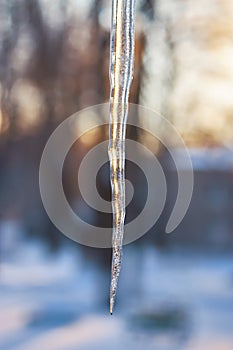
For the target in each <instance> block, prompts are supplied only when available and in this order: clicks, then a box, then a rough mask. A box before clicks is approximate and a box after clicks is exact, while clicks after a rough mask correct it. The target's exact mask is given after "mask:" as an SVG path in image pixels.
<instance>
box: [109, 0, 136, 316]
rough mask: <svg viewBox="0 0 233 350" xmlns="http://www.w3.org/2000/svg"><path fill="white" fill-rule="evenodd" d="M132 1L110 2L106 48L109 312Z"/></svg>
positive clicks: (119, 239)
mask: <svg viewBox="0 0 233 350" xmlns="http://www.w3.org/2000/svg"><path fill="white" fill-rule="evenodd" d="M134 17H135V0H112V27H111V48H110V86H111V91H110V135H109V148H108V154H109V160H110V177H111V187H112V210H113V233H112V249H113V254H112V272H111V273H112V274H111V287H110V313H111V314H112V312H113V307H114V302H115V297H116V291H117V283H118V279H119V274H120V269H121V261H122V243H123V236H124V221H125V133H126V123H127V116H128V99H129V90H130V85H131V82H132V78H133V64H134Z"/></svg>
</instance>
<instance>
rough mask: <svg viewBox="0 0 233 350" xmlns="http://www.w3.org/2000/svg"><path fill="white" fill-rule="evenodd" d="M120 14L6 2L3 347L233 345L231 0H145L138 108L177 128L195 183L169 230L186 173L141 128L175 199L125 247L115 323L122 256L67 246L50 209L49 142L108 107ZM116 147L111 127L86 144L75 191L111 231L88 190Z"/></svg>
mask: <svg viewBox="0 0 233 350" xmlns="http://www.w3.org/2000/svg"><path fill="white" fill-rule="evenodd" d="M110 18H111V4H110V1H109V0H108V1H107V0H106V1H105V0H85V1H84V0H78V1H77V0H57V1H53V2H51V1H50V2H49V1H48V0H0V308H1V312H0V348H1V349H2V350H13V349H15V350H16V349H17V350H18V349H20V350H26V349H27V350H31V349H33V350H36V349H48V350H53V349H54V350H57V349H62V350H63V349H64V350H74V349H114V350H115V349H118V348H123V349H125V348H127V349H145V348H146V349H156V350H180V349H185V350H208V349H211V350H232V349H233V256H232V251H233V215H232V214H233V206H232V198H233V3H232V2H231V1H230V0H204V1H201V0H197V1H191V0H137V16H136V58H135V74H134V81H133V84H132V89H131V96H130V101H131V102H133V103H139V104H142V105H144V106H146V107H150V108H153V109H155V110H158V111H159V112H160V113H162V114H163V115H165V116H166V117H167V118H168V119H169V120H170V121H171V122H172V123H173V124H174V125H175V127H176V128H177V129H178V131H179V132H180V133H181V135H182V137H183V139H184V140H185V142H186V145H187V146H188V148H189V150H190V155H191V159H192V163H193V168H194V176H195V178H194V180H195V183H194V193H193V198H192V202H191V205H190V208H189V210H188V213H187V215H186V216H185V219H184V220H183V222H182V223H181V224H180V226H179V227H178V228H177V229H176V230H175V232H174V233H173V234H172V235H165V233H164V230H165V226H166V223H167V220H168V218H169V213H170V212H171V209H172V207H173V205H174V200H175V198H176V192H177V178H176V174H175V172H174V169H173V167H172V166H171V160H170V159H169V157H168V155H167V151H166V149H164V147H163V146H161V145H160V144H159V143H158V141H157V140H154V139H153V138H152V136H151V135H150V134H145V133H142V131H140V130H136V129H135V128H128V131H127V133H128V137H130V138H132V139H135V140H138V139H140V140H141V141H143V143H144V144H145V145H147V146H148V147H149V146H150V147H151V149H152V150H153V152H154V153H155V154H156V156H157V157H158V159H159V160H160V162H161V164H162V166H163V169H164V172H165V174H166V179H167V185H168V195H167V200H166V204H165V209H164V211H163V213H162V215H161V217H160V219H159V220H158V222H157V223H156V224H155V226H154V227H153V228H152V229H151V230H150V232H148V233H147V235H145V236H143V237H142V238H141V239H139V240H138V241H137V242H135V243H133V244H131V245H128V246H126V247H125V248H124V261H123V269H122V274H121V279H120V284H119V294H118V299H117V304H116V310H115V315H114V316H112V317H111V318H110V316H109V314H108V295H109V283H110V262H111V251H110V250H108V249H94V248H87V247H84V246H81V245H78V244H76V243H74V242H72V241H71V240H69V239H68V238H65V237H64V236H63V235H62V234H61V233H60V232H58V231H57V229H56V228H55V227H54V226H53V224H52V223H51V222H50V220H49V218H48V217H47V214H46V213H45V210H44V209H43V205H42V202H41V199H40V193H39V185H38V171H39V163H40V158H41V154H42V151H43V148H44V146H45V144H46V141H47V139H48V137H49V136H50V134H51V133H52V132H53V130H54V129H55V128H56V126H58V125H59V124H60V123H61V122H62V121H63V120H65V119H66V118H67V117H69V116H70V115H71V114H72V113H74V112H76V111H78V110H81V109H83V108H85V107H89V106H92V105H95V104H99V103H103V102H106V101H108V98H109V78H108V65H109V41H110V38H109V36H110ZM87 123H88V120H87ZM150 127H151V130H155V129H156V128H157V125H156V123H155V124H153V123H152V124H151V126H150ZM107 138H108V129H105V128H101V129H97V130H94V131H92V132H91V133H89V134H85V135H84V136H83V137H82V138H81V139H80V140H78V141H77V142H76V143H75V144H74V146H73V147H72V149H71V151H70V152H69V155H68V157H67V159H66V162H65V166H64V174H63V175H64V176H63V182H64V188H65V192H66V195H67V197H68V198H69V201H70V202H71V203H78V204H77V205H76V210H77V211H80V213H82V215H83V217H84V218H85V220H86V221H87V222H92V223H93V222H94V223H95V224H98V225H102V226H107V227H111V224H112V223H111V216H110V215H107V214H106V215H104V214H100V213H98V212H94V211H93V210H91V209H90V208H89V207H88V206H87V205H85V203H84V202H83V201H82V198H81V196H80V193H79V191H78V190H77V183H76V175H77V168H78V164H80V162H81V160H82V158H83V156H84V155H85V154H86V152H87V151H88V150H89V149H91V148H92V147H93V146H94V145H95V144H97V143H99V142H100V141H102V140H105V139H107ZM180 157H181V158H182V152H181V154H180ZM184 171H185V169H184ZM135 174H136V175H135ZM133 175H134V177H133V181H134V188H135V198H137V201H135V200H134V201H132V202H131V203H130V204H129V207H128V216H127V220H128V221H130V220H131V219H132V218H133V217H135V215H136V214H137V213H138V211H140V210H141V209H142V208H143V205H144V204H145V193H144V192H145V191H144V188H146V187H145V184H144V185H143V182H142V181H141V174H140V171H139V170H138V169H135V168H134V167H133V166H132V164H129V163H127V177H129V178H132V176H133ZM108 176H109V173H108V164H106V167H105V168H104V169H102V171H101V172H100V173H99V175H98V178H97V185H98V189H99V192H100V193H101V195H102V196H103V198H105V199H108V200H110V185H109V180H108ZM143 186H144V187H143Z"/></svg>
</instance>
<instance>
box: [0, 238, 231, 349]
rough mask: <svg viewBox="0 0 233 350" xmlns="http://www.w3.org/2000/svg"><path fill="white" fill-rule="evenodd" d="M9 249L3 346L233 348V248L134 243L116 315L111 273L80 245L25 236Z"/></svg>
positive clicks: (0, 292) (0, 325) (1, 295)
mask: <svg viewBox="0 0 233 350" xmlns="http://www.w3.org/2000/svg"><path fill="white" fill-rule="evenodd" d="M7 249H8V250H9V246H8V247H7ZM8 253H9V254H6V251H5V252H2V261H1V287H0V310H1V312H0V349H1V350H37V349H38V350H41V349H45V350H53V349H54V350H59V349H61V350H75V349H81V350H84V349H94V350H98V349H103V350H105V349H113V350H117V349H129V350H131V349H134V350H135V349H136V350H137V349H138V350H139V349H143V350H144V349H148V350H150V349H156V350H182V349H185V350H209V349H211V350H232V349H233V256H230V255H228V256H222V255H221V256H220V255H219V256H217V255H210V254H209V255H207V254H206V255H205V254H197V253H190V252H184V251H176V252H170V253H169V252H167V253H161V252H158V251H156V250H155V249H153V248H149V247H144V248H142V247H138V246H136V247H135V246H134V245H130V246H127V247H125V249H124V261H123V270H122V275H121V280H120V286H119V294H118V302H117V304H116V309H115V314H114V315H113V316H110V315H109V314H108V309H107V296H108V290H107V288H108V285H109V275H107V274H106V273H103V272H101V271H100V270H99V269H98V268H96V267H95V266H94V264H93V263H91V262H90V261H87V257H84V256H83V255H82V253H81V251H80V249H79V247H78V246H75V245H73V246H72V245H71V246H69V247H64V249H63V250H62V251H61V252H60V253H57V254H55V255H51V254H49V253H48V252H46V250H45V248H44V247H43V246H41V245H40V244H39V243H38V242H37V243H36V242H34V243H25V241H23V240H19V242H18V244H17V249H15V251H12V250H11V251H10V250H9V252H8ZM148 310H149V313H150V314H152V316H150V314H148ZM178 314H180V315H181V316H180V317H178V316H177V315H178ZM164 315H165V316H164ZM150 317H152V319H151V318H150ZM148 320H149V324H148ZM172 320H173V321H172ZM145 322H147V323H145Z"/></svg>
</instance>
